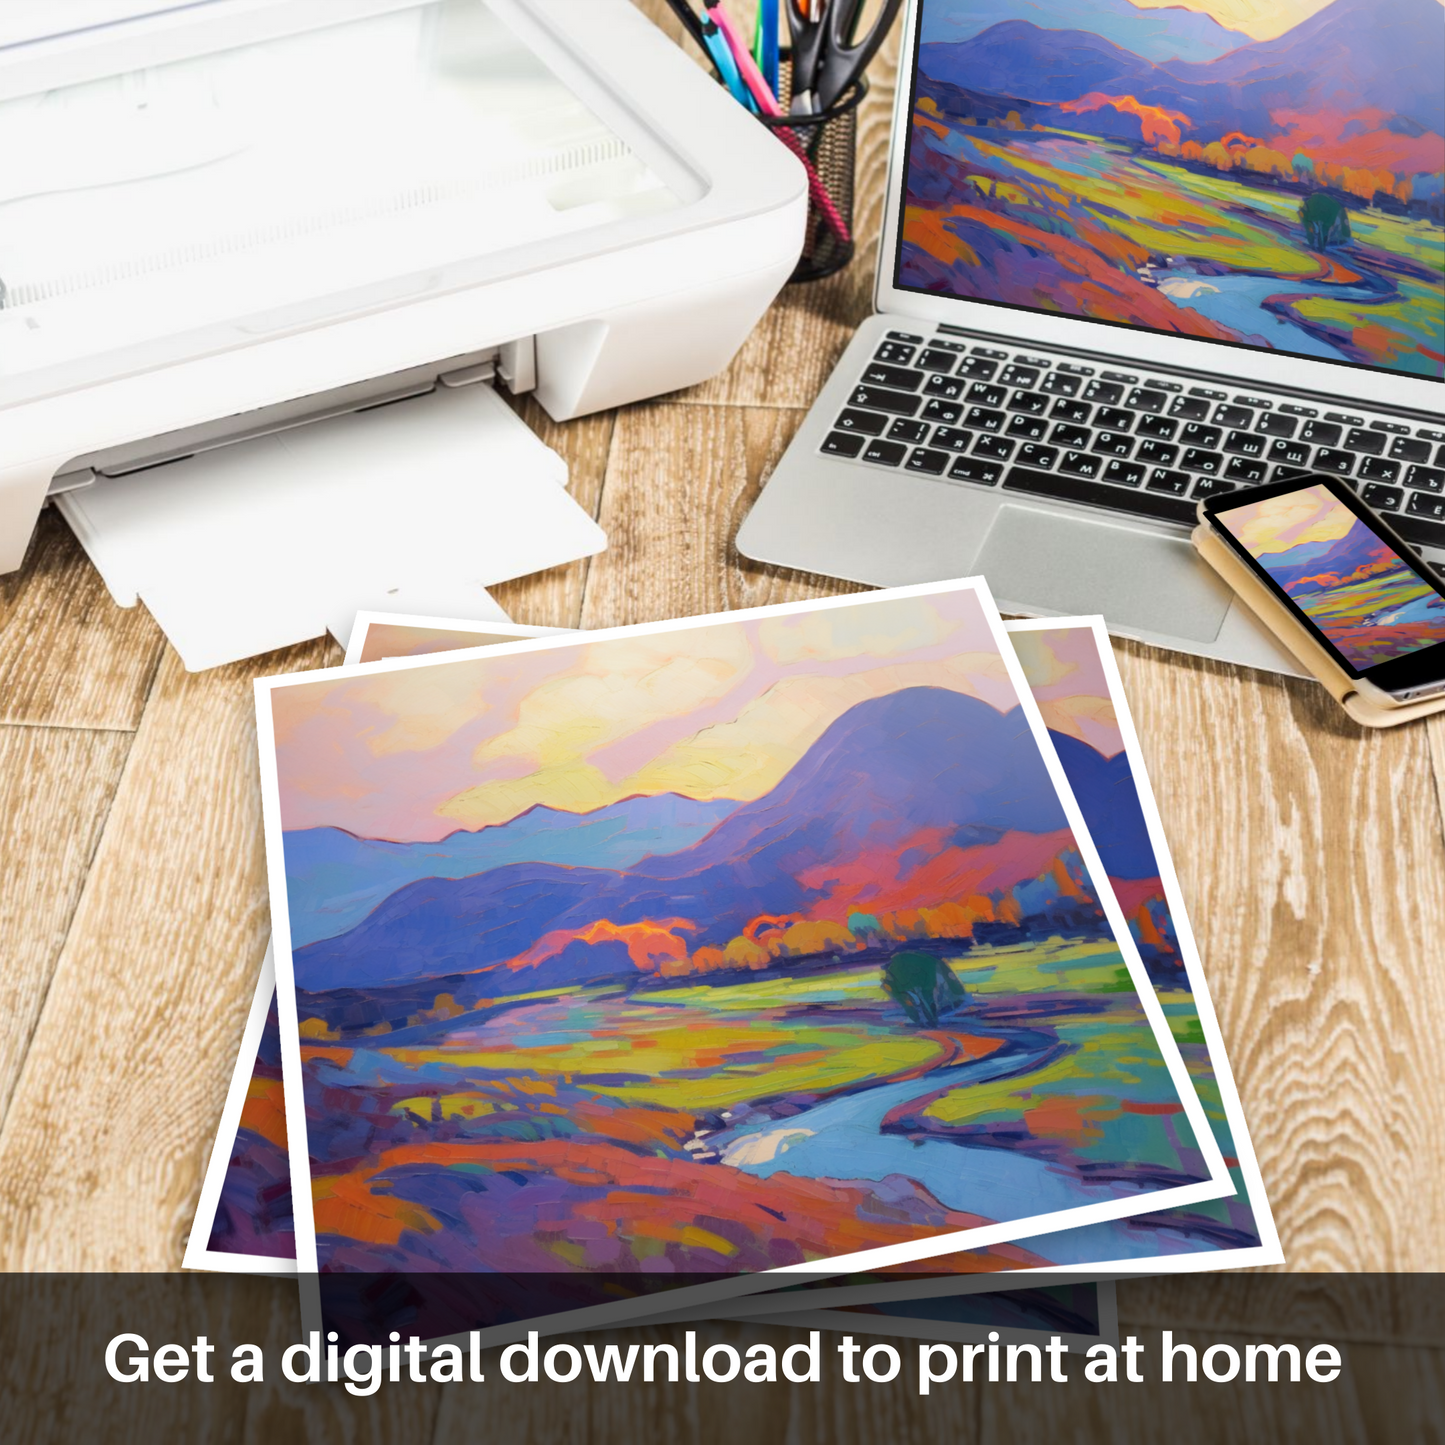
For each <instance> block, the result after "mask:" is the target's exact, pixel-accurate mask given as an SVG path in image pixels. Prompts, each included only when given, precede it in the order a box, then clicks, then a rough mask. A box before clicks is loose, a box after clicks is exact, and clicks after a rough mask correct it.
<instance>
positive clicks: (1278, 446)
mask: <svg viewBox="0 0 1445 1445" xmlns="http://www.w3.org/2000/svg"><path fill="white" fill-rule="evenodd" d="M1269 459H1270V461H1272V462H1283V463H1284V464H1285V466H1287V467H1307V466H1308V465H1309V461H1310V449H1309V448H1308V447H1307V446H1306V445H1305V444H1304V443H1303V442H1292V441H1286V440H1285V438H1284V437H1276V438H1275V440H1274V441H1272V442H1271V443H1270V444H1269ZM1275 477H1276V478H1277V479H1278V480H1279V481H1284V480H1286V479H1285V478H1284V477H1281V476H1280V475H1279V473H1278V472H1276V473H1275Z"/></svg>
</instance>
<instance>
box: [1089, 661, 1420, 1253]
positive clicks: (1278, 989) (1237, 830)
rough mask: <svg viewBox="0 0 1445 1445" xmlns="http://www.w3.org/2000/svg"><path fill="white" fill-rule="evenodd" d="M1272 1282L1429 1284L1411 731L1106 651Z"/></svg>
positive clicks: (1283, 693) (1245, 678)
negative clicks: (1179, 904)
mask: <svg viewBox="0 0 1445 1445" xmlns="http://www.w3.org/2000/svg"><path fill="white" fill-rule="evenodd" d="M1117 650H1118V652H1119V661H1120V668H1121V671H1122V673H1123V675H1124V682H1125V688H1126V691H1127V692H1128V696H1129V699H1130V702H1131V705H1132V706H1133V708H1134V711H1135V714H1136V717H1137V718H1138V721H1139V730H1140V733H1141V740H1142V744H1143V749H1144V753H1145V756H1146V758H1147V760H1148V764H1149V772H1150V776H1151V779H1152V780H1153V783H1154V788H1155V791H1156V792H1157V794H1158V798H1159V807H1160V812H1161V814H1162V816H1163V821H1164V827H1165V831H1166V833H1167V835H1168V836H1169V838H1170V839H1171V840H1172V845H1173V847H1172V851H1173V854H1174V861H1175V864H1176V866H1177V867H1178V869H1179V874H1180V880H1181V883H1182V886H1183V889H1184V894H1185V898H1186V901H1187V903H1188V906H1189V911H1190V915H1191V918H1192V920H1193V923H1194V928H1195V931H1196V933H1197V935H1198V939H1199V945H1200V951H1201V954H1202V956H1203V960H1204V966H1205V971H1206V974H1207V976H1208V978H1209V982H1210V989H1211V992H1212V994H1213V997H1214V1001H1215V1006H1216V1008H1217V1010H1218V1012H1219V1016H1220V1024H1221V1027H1222V1030H1223V1033H1224V1038H1225V1042H1226V1046H1227V1048H1228V1050H1229V1055H1230V1058H1231V1061H1232V1063H1233V1066H1234V1070H1235V1073H1236V1076H1237V1078H1238V1081H1239V1087H1240V1093H1241V1095H1242V1098H1243V1102H1244V1108H1245V1113H1246V1115H1247V1117H1248V1119H1249V1121H1250V1125H1251V1130H1252V1133H1253V1137H1254V1142H1255V1146H1256V1149H1257V1150H1258V1153H1259V1156H1260V1165H1261V1169H1262V1171H1263V1173H1264V1178H1265V1183H1266V1186H1267V1188H1268V1190H1269V1195H1270V1198H1271V1200H1272V1201H1273V1204H1274V1208H1275V1211H1276V1214H1277V1217H1278V1221H1279V1228H1280V1234H1281V1238H1282V1242H1283V1245H1284V1250H1285V1254H1286V1257H1287V1259H1288V1261H1289V1264H1290V1267H1291V1268H1293V1269H1297V1270H1312V1269H1313V1270H1322V1269H1350V1270H1371V1269H1373V1270H1390V1269H1397V1270H1406V1269H1427V1270H1438V1269H1441V1268H1445V1176H1442V1173H1441V1170H1440V1162H1439V1161H1440V1159H1441V1157H1442V1156H1445V1075H1442V1072H1441V1070H1440V1068H1439V1039H1438V1033H1439V1025H1440V1021H1441V1020H1442V1019H1445V975H1442V971H1441V970H1440V968H1439V967H1438V956H1437V955H1438V953H1439V943H1438V940H1439V939H1440V938H1441V937H1442V936H1445V840H1442V835H1441V826H1440V814H1439V810H1438V809H1437V807H1435V806H1434V803H1433V794H1434V783H1433V775H1432V772H1431V759H1430V751H1429V739H1428V735H1427V732H1426V730H1425V729H1423V728H1417V727H1403V728H1397V729H1394V730H1391V731H1371V730H1369V729H1364V728H1359V727H1357V726H1356V725H1355V724H1353V723H1352V722H1350V720H1349V719H1348V718H1347V717H1346V716H1345V714H1344V713H1343V712H1342V711H1341V710H1340V709H1339V708H1338V707H1337V706H1336V705H1335V704H1334V703H1333V702H1332V701H1331V700H1330V699H1329V698H1328V696H1327V695H1326V694H1325V692H1324V690H1323V689H1321V688H1320V687H1318V686H1317V685H1315V684H1313V683H1305V682H1299V681H1295V680H1291V679H1286V678H1280V677H1276V676H1273V675H1271V674H1267V673H1261V672H1254V671H1250V670H1246V669H1242V668H1232V667H1228V666H1225V665H1223V664H1214V663H1208V662H1204V661H1202V660H1199V659H1191V658H1185V657H1181V656H1178V655H1175V654H1168V653H1163V652H1157V651H1154V650H1152V649H1149V648H1145V647H1142V646H1138V645H1135V644H1130V643H1120V644H1118V649H1117Z"/></svg>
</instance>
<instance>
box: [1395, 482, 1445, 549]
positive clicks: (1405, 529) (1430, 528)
mask: <svg viewBox="0 0 1445 1445" xmlns="http://www.w3.org/2000/svg"><path fill="white" fill-rule="evenodd" d="M1417 495H1418V493H1417ZM1390 525H1391V526H1392V527H1393V528H1394V529H1395V530H1396V531H1397V532H1398V533H1399V534H1400V535H1401V536H1402V537H1403V538H1404V539H1405V540H1406V541H1407V542H1411V543H1413V544H1414V545H1415V546H1416V547H1445V525H1442V524H1441V523H1439V522H1429V521H1426V519H1425V518H1424V517H1410V516H1407V515H1406V514H1405V513H1404V512H1396V513H1395V515H1394V516H1393V517H1391V518H1390Z"/></svg>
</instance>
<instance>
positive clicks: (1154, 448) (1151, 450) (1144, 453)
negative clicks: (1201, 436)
mask: <svg viewBox="0 0 1445 1445" xmlns="http://www.w3.org/2000/svg"><path fill="white" fill-rule="evenodd" d="M1178 455H1179V448H1178V447H1171V446H1170V445H1169V443H1168V442H1156V441H1147V442H1140V443H1139V450H1138V451H1137V452H1135V453H1134V459H1135V460H1136V461H1140V462H1145V463H1147V464H1148V465H1149V466H1151V467H1153V466H1158V467H1172V466H1173V465H1174V459H1175V458H1176V457H1177V456H1178Z"/></svg>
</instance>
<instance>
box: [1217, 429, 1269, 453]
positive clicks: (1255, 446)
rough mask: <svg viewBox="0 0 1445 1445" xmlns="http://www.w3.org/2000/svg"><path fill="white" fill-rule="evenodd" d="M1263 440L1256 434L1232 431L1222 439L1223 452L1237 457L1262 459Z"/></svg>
mask: <svg viewBox="0 0 1445 1445" xmlns="http://www.w3.org/2000/svg"><path fill="white" fill-rule="evenodd" d="M1265 440H1266V439H1265V438H1264V437H1262V436H1260V435H1259V434H1258V433H1257V432H1248V431H1232V432H1230V434H1229V435H1228V436H1227V437H1225V439H1224V450H1225V451H1227V452H1229V453H1231V454H1232V455H1233V456H1237V457H1262V456H1263V455H1264V445H1265Z"/></svg>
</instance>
